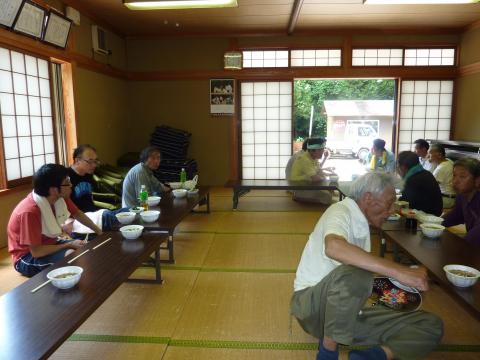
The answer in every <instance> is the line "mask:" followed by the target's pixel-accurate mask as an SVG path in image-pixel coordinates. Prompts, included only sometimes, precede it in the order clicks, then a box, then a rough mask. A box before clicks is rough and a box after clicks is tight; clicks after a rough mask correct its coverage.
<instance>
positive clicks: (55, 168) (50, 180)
mask: <svg viewBox="0 0 480 360" xmlns="http://www.w3.org/2000/svg"><path fill="white" fill-rule="evenodd" d="M67 176H68V170H67V168H66V167H65V166H63V165H59V164H45V165H43V166H42V167H41V168H40V169H38V170H37V172H36V173H35V174H34V175H33V191H34V192H35V194H37V195H40V196H48V195H49V190H50V188H51V187H56V188H58V189H59V190H60V186H61V185H62V182H63V180H65V178H66V177H67Z"/></svg>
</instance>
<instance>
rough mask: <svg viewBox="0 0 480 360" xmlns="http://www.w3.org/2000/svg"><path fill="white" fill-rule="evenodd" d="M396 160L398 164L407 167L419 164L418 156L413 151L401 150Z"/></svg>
mask: <svg viewBox="0 0 480 360" xmlns="http://www.w3.org/2000/svg"><path fill="white" fill-rule="evenodd" d="M397 162H398V165H399V166H405V167H406V168H407V169H411V168H412V167H414V166H415V165H418V164H419V161H418V156H417V154H415V153H414V152H413V151H402V152H401V153H400V154H398V157H397Z"/></svg>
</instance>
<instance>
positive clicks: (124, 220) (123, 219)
mask: <svg viewBox="0 0 480 360" xmlns="http://www.w3.org/2000/svg"><path fill="white" fill-rule="evenodd" d="M135 215H136V214H135V213H134V212H131V211H126V212H121V213H118V214H115V217H116V218H117V220H118V221H119V222H120V224H124V225H127V224H130V223H131V222H132V221H133V220H135Z"/></svg>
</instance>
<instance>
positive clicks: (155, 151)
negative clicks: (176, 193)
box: [122, 146, 171, 207]
mask: <svg viewBox="0 0 480 360" xmlns="http://www.w3.org/2000/svg"><path fill="white" fill-rule="evenodd" d="M161 158H162V157H161V152H160V149H159V148H158V147H156V146H149V147H147V148H145V149H143V150H142V152H141V153H140V163H138V164H137V165H135V166H134V167H132V168H131V169H130V171H129V172H128V173H127V176H125V180H124V181H123V193H122V206H123V207H132V206H137V205H138V199H139V197H140V187H141V186H142V185H145V187H146V189H147V191H148V193H149V194H152V195H155V194H159V195H160V194H161V193H164V192H169V191H170V190H171V189H170V187H168V186H166V185H164V184H162V183H161V182H160V181H159V180H158V179H157V178H156V177H155V175H154V174H153V171H154V170H157V169H158V168H159V167H160V161H161Z"/></svg>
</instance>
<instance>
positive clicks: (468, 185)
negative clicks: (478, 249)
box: [443, 158, 480, 246]
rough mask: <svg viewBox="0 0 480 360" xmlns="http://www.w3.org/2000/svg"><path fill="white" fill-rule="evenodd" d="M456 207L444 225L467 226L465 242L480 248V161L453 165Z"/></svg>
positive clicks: (446, 215)
mask: <svg viewBox="0 0 480 360" xmlns="http://www.w3.org/2000/svg"><path fill="white" fill-rule="evenodd" d="M453 188H454V190H455V192H456V193H457V199H456V201H455V207H454V208H453V209H452V210H451V211H449V212H448V213H447V214H445V215H444V216H443V217H444V220H443V225H444V226H454V225H459V224H465V227H466V228H467V235H466V236H465V240H466V241H468V242H469V243H472V244H477V245H479V246H480V161H478V160H476V159H473V158H463V159H460V160H457V161H455V164H454V165H453Z"/></svg>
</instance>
